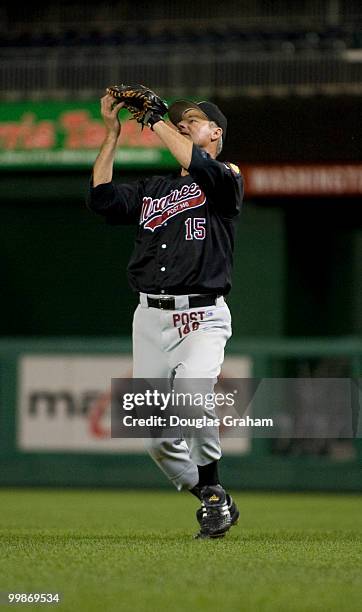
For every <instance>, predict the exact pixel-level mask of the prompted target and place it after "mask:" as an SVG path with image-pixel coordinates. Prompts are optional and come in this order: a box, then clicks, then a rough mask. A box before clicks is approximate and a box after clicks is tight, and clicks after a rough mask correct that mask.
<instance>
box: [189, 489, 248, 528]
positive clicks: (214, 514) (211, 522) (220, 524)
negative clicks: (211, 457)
mask: <svg viewBox="0 0 362 612" xmlns="http://www.w3.org/2000/svg"><path fill="white" fill-rule="evenodd" d="M200 497H201V508H199V510H198V511H197V513H196V518H197V520H198V521H199V523H200V527H201V529H200V531H199V533H198V534H196V536H195V538H197V539H198V538H223V537H224V535H225V533H226V532H227V531H228V530H229V529H230V527H231V524H232V523H231V514H230V510H229V506H228V501H227V496H226V493H225V491H224V489H223V488H222V486H221V485H213V486H211V485H210V486H206V487H203V488H202V489H201V491H200ZM230 499H231V498H230ZM235 509H236V512H237V513H238V510H237V508H236V506H235ZM238 514H239V513H238ZM237 518H238V517H237ZM237 518H236V519H235V522H236V520H237Z"/></svg>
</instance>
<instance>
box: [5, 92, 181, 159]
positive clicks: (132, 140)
mask: <svg viewBox="0 0 362 612" xmlns="http://www.w3.org/2000/svg"><path fill="white" fill-rule="evenodd" d="M0 116H1V120H0V165H1V167H2V168H3V170H14V169H17V168H27V169H42V168H44V169H47V170H51V169H67V168H71V169H78V170H83V169H89V167H90V166H91V165H92V164H93V163H94V161H95V158H96V156H97V154H98V151H99V148H100V146H101V144H102V142H103V140H104V136H105V127H104V124H103V121H102V119H101V116H100V112H99V102H98V101H97V102H88V103H86V102H47V103H43V102H41V103H39V102H21V103H20V102H19V103H14V104H10V103H1V104H0ZM126 116H129V113H128V112H127V111H125V110H124V111H121V117H122V118H125V117H126ZM121 138H122V149H118V151H117V154H116V160H115V165H116V166H118V165H120V164H121V165H122V166H124V167H128V168H129V167H132V168H141V169H142V168H143V169H147V168H154V167H157V168H158V167H161V168H167V167H175V165H176V162H175V160H174V158H173V157H172V156H171V154H170V153H169V151H168V150H167V149H165V148H164V147H163V146H162V145H161V142H160V140H159V139H158V138H157V136H156V134H154V133H153V132H152V131H151V130H143V132H142V133H141V126H140V125H139V124H138V123H137V122H136V121H126V122H124V123H123V125H122V136H121Z"/></svg>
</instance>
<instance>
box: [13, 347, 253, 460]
mask: <svg viewBox="0 0 362 612" xmlns="http://www.w3.org/2000/svg"><path fill="white" fill-rule="evenodd" d="M249 376H251V360H250V359H249V358H247V357H227V358H226V359H225V363H224V366H223V370H222V373H221V377H225V378H236V377H242V378H247V377H249ZM111 378H127V379H129V378H132V358H131V357H130V356H121V357H119V356H116V355H114V356H111V355H110V356H97V355H89V356H79V355H78V356H71V355H59V356H57V355H27V356H23V357H22V358H20V360H19V367H18V390H19V395H18V419H17V446H18V448H19V450H21V451H22V452H23V451H24V452H27V451H36V452H42V451H48V452H59V451H62V452H76V453H77V452H79V453H82V452H99V453H124V452H144V450H145V447H144V443H143V441H142V439H137V438H123V439H122V440H120V439H118V438H112V437H111V424H110V415H111V410H110V401H111ZM221 384H222V383H221ZM223 448H224V451H225V452H232V453H233V452H235V453H242V452H246V451H247V450H249V440H248V439H247V438H246V437H243V438H240V437H239V438H228V439H225V441H224V443H223Z"/></svg>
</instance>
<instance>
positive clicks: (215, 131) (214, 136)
mask: <svg viewBox="0 0 362 612" xmlns="http://www.w3.org/2000/svg"><path fill="white" fill-rule="evenodd" d="M221 135H222V128H221V127H219V126H218V125H215V127H213V128H212V132H211V140H212V142H214V141H215V140H219V138H220V136H221Z"/></svg>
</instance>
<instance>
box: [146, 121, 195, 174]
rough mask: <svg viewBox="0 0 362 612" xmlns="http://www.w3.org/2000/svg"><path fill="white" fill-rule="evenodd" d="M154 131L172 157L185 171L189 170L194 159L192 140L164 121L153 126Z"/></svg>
mask: <svg viewBox="0 0 362 612" xmlns="http://www.w3.org/2000/svg"><path fill="white" fill-rule="evenodd" d="M153 131H154V132H156V134H157V136H158V137H159V138H160V139H161V140H162V142H163V144H164V145H165V146H166V147H167V148H168V150H169V151H170V152H171V153H172V155H173V156H174V157H175V158H176V159H177V161H178V162H179V164H180V165H181V166H182V168H185V170H187V169H188V167H189V165H190V163H191V157H192V140H191V138H190V139H188V137H187V136H186V135H184V134H181V133H180V132H178V131H177V130H176V129H175V128H174V127H171V126H170V125H168V124H167V123H165V122H164V121H158V122H157V123H155V125H154V126H153Z"/></svg>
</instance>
